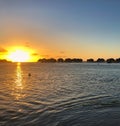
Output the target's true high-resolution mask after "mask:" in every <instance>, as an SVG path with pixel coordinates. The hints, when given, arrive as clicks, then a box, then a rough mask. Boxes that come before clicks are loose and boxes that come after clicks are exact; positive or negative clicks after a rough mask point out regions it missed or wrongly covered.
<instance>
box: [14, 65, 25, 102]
mask: <svg viewBox="0 0 120 126" xmlns="http://www.w3.org/2000/svg"><path fill="white" fill-rule="evenodd" d="M23 89H24V86H23V77H22V70H21V63H17V68H16V78H15V83H14V87H13V96H14V97H15V99H16V100H20V99H21V98H23V97H24V93H23Z"/></svg>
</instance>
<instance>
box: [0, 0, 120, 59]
mask: <svg viewBox="0 0 120 126" xmlns="http://www.w3.org/2000/svg"><path fill="white" fill-rule="evenodd" d="M19 48H22V50H24V51H28V52H29V53H30V56H31V59H30V61H36V60H37V59H38V58H43V57H45V58H51V57H53V58H58V57H62V58H67V57H70V58H73V57H76V58H82V59H84V60H86V59H87V58H94V59H97V58H98V57H100V58H105V59H106V58H110V57H113V58H118V57H120V1H119V0H0V59H3V58H6V57H7V55H9V53H10V52H12V51H14V50H15V49H19Z"/></svg>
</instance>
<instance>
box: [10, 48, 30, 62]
mask: <svg viewBox="0 0 120 126" xmlns="http://www.w3.org/2000/svg"><path fill="white" fill-rule="evenodd" d="M8 59H9V60H11V61H12V62H27V61H28V60H29V59H30V54H29V53H28V52H26V51H23V50H16V51H14V52H11V53H10V54H9V55H8Z"/></svg>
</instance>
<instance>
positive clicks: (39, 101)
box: [0, 63, 120, 126]
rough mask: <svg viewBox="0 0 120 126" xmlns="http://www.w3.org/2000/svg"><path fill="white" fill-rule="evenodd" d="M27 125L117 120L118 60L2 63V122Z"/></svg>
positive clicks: (101, 125) (111, 123) (98, 124)
mask: <svg viewBox="0 0 120 126" xmlns="http://www.w3.org/2000/svg"><path fill="white" fill-rule="evenodd" d="M29 73H31V76H28V74H29ZM28 125H29V126H120V64H90V63H88V64H87V63H83V64H82V63H81V64H71V63H69V64H67V63H53V64H52V63H48V64H47V63H46V64H40V63H22V64H17V63H0V126H28Z"/></svg>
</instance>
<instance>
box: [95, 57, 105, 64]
mask: <svg viewBox="0 0 120 126" xmlns="http://www.w3.org/2000/svg"><path fill="white" fill-rule="evenodd" d="M96 62H98V63H104V62H105V60H104V59H103V58H98V59H97V61H96Z"/></svg>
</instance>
